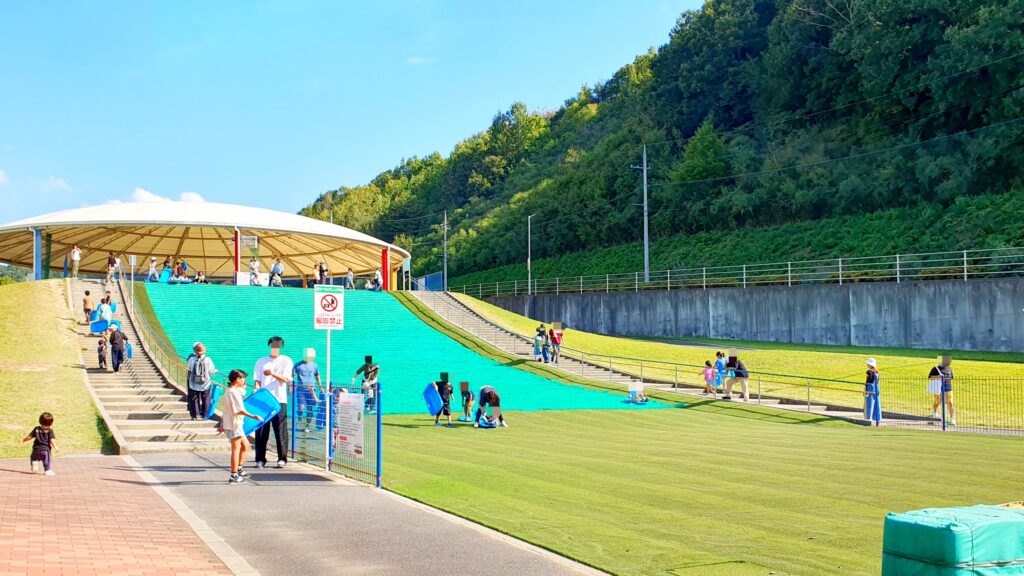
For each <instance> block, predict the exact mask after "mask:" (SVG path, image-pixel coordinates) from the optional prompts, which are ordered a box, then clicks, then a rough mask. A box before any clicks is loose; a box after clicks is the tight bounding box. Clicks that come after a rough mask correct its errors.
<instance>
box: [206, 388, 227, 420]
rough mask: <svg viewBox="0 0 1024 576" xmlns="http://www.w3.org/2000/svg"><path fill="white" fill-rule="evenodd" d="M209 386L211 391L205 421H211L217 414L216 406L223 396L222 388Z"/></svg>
mask: <svg viewBox="0 0 1024 576" xmlns="http://www.w3.org/2000/svg"><path fill="white" fill-rule="evenodd" d="M211 386H213V390H211V391H210V406H209V407H207V409H206V419H207V420H213V415H214V414H215V413H216V412H217V404H218V403H219V402H220V399H221V398H222V397H223V396H224V387H223V386H218V385H217V384H211Z"/></svg>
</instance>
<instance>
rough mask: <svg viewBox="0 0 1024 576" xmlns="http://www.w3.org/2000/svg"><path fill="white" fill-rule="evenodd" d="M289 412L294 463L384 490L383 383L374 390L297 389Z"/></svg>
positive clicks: (328, 386)
mask: <svg viewBox="0 0 1024 576" xmlns="http://www.w3.org/2000/svg"><path fill="white" fill-rule="evenodd" d="M288 407H289V408H288V410H289V414H288V416H289V419H290V422H289V425H290V426H291V434H290V438H291V455H292V458H293V459H296V460H300V461H303V462H309V463H311V464H315V465H318V466H323V467H324V469H325V470H330V471H332V472H337V473H339V474H344V475H345V476H348V477H350V478H354V479H356V480H360V481H362V482H366V483H369V484H373V485H375V486H377V487H378V488H379V487H380V485H381V478H382V474H381V472H382V470H381V467H382V461H383V460H382V452H381V447H382V446H381V445H382V434H381V432H382V429H381V428H382V427H381V418H380V383H379V382H378V383H377V384H375V385H373V386H371V387H360V386H354V387H353V386H351V385H350V386H342V385H339V384H334V383H331V384H324V385H323V386H318V385H304V384H295V385H294V386H292V388H291V400H290V402H289V403H288Z"/></svg>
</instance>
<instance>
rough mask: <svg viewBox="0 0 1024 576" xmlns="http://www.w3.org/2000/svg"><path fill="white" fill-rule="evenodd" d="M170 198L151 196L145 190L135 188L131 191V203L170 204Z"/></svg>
mask: <svg viewBox="0 0 1024 576" xmlns="http://www.w3.org/2000/svg"><path fill="white" fill-rule="evenodd" d="M170 201H171V199H170V198H164V197H163V196H158V195H156V194H153V193H152V192H150V191H149V190H146V189H145V188H135V190H132V202H170Z"/></svg>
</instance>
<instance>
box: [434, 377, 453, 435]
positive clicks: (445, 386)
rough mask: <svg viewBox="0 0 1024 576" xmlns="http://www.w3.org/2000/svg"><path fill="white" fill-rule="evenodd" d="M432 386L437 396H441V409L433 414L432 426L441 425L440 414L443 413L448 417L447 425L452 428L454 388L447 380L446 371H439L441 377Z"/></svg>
mask: <svg viewBox="0 0 1024 576" xmlns="http://www.w3.org/2000/svg"><path fill="white" fill-rule="evenodd" d="M434 387H435V388H436V389H437V394H438V396H440V397H441V409H440V410H438V411H437V413H436V414H434V426H441V415H442V414H444V415H445V416H447V417H448V427H449V428H454V427H455V425H454V424H452V394H454V393H455V390H454V389H453V388H452V385H451V383H450V382H448V373H447V372H441V379H440V380H438V381H437V382H434Z"/></svg>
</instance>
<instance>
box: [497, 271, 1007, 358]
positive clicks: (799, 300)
mask: <svg viewBox="0 0 1024 576" xmlns="http://www.w3.org/2000/svg"><path fill="white" fill-rule="evenodd" d="M487 300H488V301H489V302H491V303H492V304H495V305H497V306H500V307H502V308H504V309H506V310H510V311H512V312H516V313H518V314H523V315H526V316H529V317H531V318H537V319H541V320H544V321H548V322H550V321H555V320H561V321H562V322H565V323H566V324H567V325H568V326H571V327H573V328H576V329H579V330H586V331H588V332H598V333H603V334H617V335H625V336H674V337H684V338H685V337H699V338H723V339H735V340H766V341H774V342H799V343H813V344H844V345H855V346H889V347H906V348H940V349H954V350H993V351H1005V352H1022V351H1024V278H1005V279H995V280H971V281H968V282H964V281H962V280H961V281H956V280H934V281H925V282H911V283H902V284H896V283H864V284H845V285H843V286H839V285H837V284H825V285H815V286H794V287H784V286H778V287H757V288H715V289H709V290H700V289H684V290H672V291H664V290H657V291H655V290H649V291H641V292H621V293H611V294H604V293H585V294H560V295H554V294H545V295H539V296H530V297H527V296H505V297H498V298H488V299H487Z"/></svg>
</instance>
